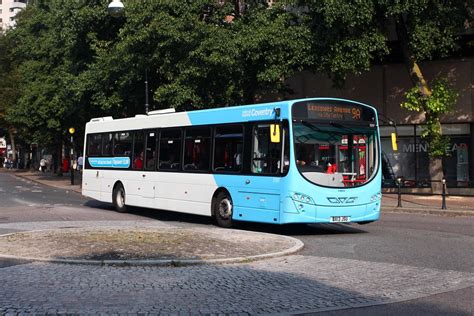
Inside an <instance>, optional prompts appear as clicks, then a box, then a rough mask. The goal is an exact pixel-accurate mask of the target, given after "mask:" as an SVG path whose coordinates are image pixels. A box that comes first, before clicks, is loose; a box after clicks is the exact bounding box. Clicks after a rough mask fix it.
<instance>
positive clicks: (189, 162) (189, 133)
mask: <svg viewBox="0 0 474 316" xmlns="http://www.w3.org/2000/svg"><path fill="white" fill-rule="evenodd" d="M210 152H211V129H210V128H209V127H189V128H187V129H186V138H185V146H184V166H183V170H187V171H207V170H209V159H210V156H211V155H210Z"/></svg>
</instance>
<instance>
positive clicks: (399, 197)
mask: <svg viewBox="0 0 474 316" xmlns="http://www.w3.org/2000/svg"><path fill="white" fill-rule="evenodd" d="M397 183H398V204H397V207H402V189H401V186H402V178H397Z"/></svg>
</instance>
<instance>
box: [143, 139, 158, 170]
mask: <svg viewBox="0 0 474 316" xmlns="http://www.w3.org/2000/svg"><path fill="white" fill-rule="evenodd" d="M156 138H157V132H156V131H153V132H147V133H146V146H145V149H146V150H145V170H155V159H156Z"/></svg>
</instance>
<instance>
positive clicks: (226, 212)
mask: <svg viewBox="0 0 474 316" xmlns="http://www.w3.org/2000/svg"><path fill="white" fill-rule="evenodd" d="M219 215H220V216H221V217H222V218H225V219H227V218H230V217H231V216H232V204H231V202H230V201H229V200H228V199H223V200H222V201H221V202H220V203H219Z"/></svg>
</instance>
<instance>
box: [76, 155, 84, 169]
mask: <svg viewBox="0 0 474 316" xmlns="http://www.w3.org/2000/svg"><path fill="white" fill-rule="evenodd" d="M83 164H84V157H82V156H79V158H77V170H78V171H81V170H82V166H83Z"/></svg>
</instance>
